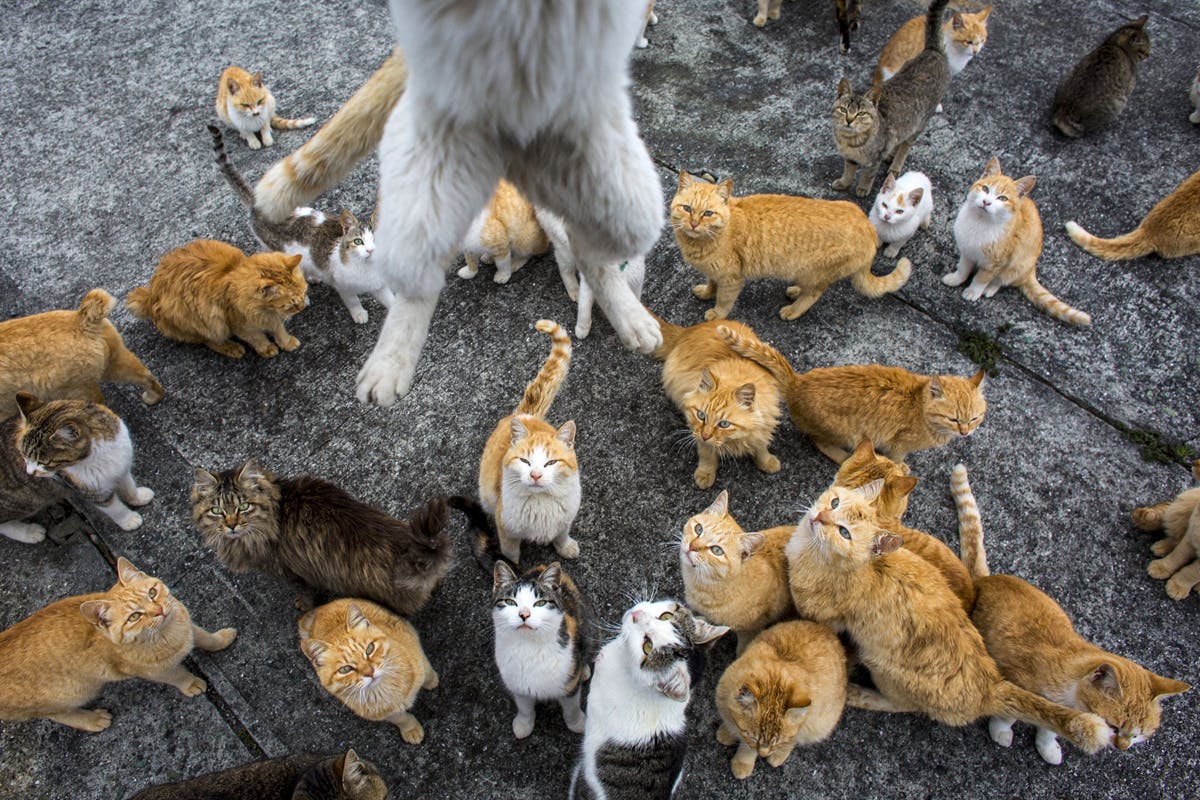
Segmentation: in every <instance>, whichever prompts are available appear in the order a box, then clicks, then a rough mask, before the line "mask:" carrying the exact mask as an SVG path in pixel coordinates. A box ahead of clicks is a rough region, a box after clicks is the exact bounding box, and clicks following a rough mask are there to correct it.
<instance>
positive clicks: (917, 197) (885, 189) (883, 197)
mask: <svg viewBox="0 0 1200 800" xmlns="http://www.w3.org/2000/svg"><path fill="white" fill-rule="evenodd" d="M924 196H925V189H924V187H921V186H918V187H917V188H915V189H912V190H910V191H908V192H899V191H896V176H895V174H894V173H891V172H889V173H888V175H887V178H886V179H884V181H883V186H881V187H879V194H878V195H877V196H876V197H875V213H876V214H877V215H878V216H879V218H880V219H881V220H883V221H884V222H887V223H890V224H893V225H899V224H900V223H902V222H906V221H907V220H908V219H909V218H910V217H912V215H913V214H915V213H916V210H917V204H918V203H920V202H921V198H922V197H924Z"/></svg>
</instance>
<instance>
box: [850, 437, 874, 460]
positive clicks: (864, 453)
mask: <svg viewBox="0 0 1200 800" xmlns="http://www.w3.org/2000/svg"><path fill="white" fill-rule="evenodd" d="M854 458H864V459H865V458H872V459H873V458H875V443H874V442H872V441H871V440H870V438H869V437H865V436H864V437H863V439H862V441H860V442H859V443H858V447H856V448H854Z"/></svg>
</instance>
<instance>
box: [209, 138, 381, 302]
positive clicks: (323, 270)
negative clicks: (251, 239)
mask: <svg viewBox="0 0 1200 800" xmlns="http://www.w3.org/2000/svg"><path fill="white" fill-rule="evenodd" d="M208 132H209V133H210V134H212V139H213V151H214V152H215V153H216V154H217V167H218V168H219V169H220V170H221V174H222V175H224V176H225V180H227V181H228V182H229V185H230V186H232V187H233V191H234V192H235V193H236V194H237V196H238V199H239V200H241V201H242V205H244V206H246V207H247V208H249V209H250V228H251V229H252V230H253V231H254V236H255V237H256V238H257V239H258V242H259V244H260V245H262V247H263V248H265V249H267V250H273V251H277V252H283V253H287V254H288V255H297V254H299V256H300V270H301V271H302V272H303V273H304V277H305V279H306V280H308V282H309V283H328V284H329V285H330V286H332V287H333V288H334V291H336V292H337V293H338V297H340V298H341V299H342V304H343V305H345V306H346V310H347V311H349V312H350V318H351V319H353V320H354V321H355V322H357V323H359V324H362V323H364V322H366V321H367V319H368V318H369V315H368V314H367V310H366V309H365V308H363V306H362V303H361V302H360V301H359V299H358V296H359V295H360V294H365V293H367V292H370V293H371V294H372V295H373V296H374V297H375V299H376V300H378V301H379V303H380V304H381V305H382V306H383V307H384V308H390V307H391V305H392V300H394V299H395V297H394V296H393V295H392V290H391V289H389V288H388V287H387V285H386V284H385V283H384V279H383V273H382V271H381V270H380V269H379V268H378V265H377V264H376V263H375V262H374V261H372V260H371V254H372V253H374V252H375V236H374V234H373V233H372V232H371V227H370V226H369V225H363V224H361V223H360V222H359V221H358V220H357V219H356V218H355V216H354V215H353V214H351V213H350V212H349V211H347V210H346V209H344V208H343V209H341V211H340V212H339V214H338V216H337V218H336V219H334V218H331V217H326V216H325V215H324V214H322V213H321V212H320V211H316V210H314V209H311V208H304V207H302V208H297V209H295V210H294V211H293V212H292V215H291V216H290V217H288V218H287V219H286V220H284V221H283V222H271V221H270V220H268V219H267V218H266V217H264V216H263V214H262V212H260V211H258V209H257V208H255V206H254V190H253V189H251V188H250V185H249V184H248V183H246V181H245V179H244V178H242V176H241V174H240V173H239V172H238V171H237V170H236V169H234V168H233V165H232V164H230V163H229V156H228V155H227V154H226V152H225V137H224V136H223V135H222V134H221V130H220V128H217V127H216V126H215V125H209V126H208Z"/></svg>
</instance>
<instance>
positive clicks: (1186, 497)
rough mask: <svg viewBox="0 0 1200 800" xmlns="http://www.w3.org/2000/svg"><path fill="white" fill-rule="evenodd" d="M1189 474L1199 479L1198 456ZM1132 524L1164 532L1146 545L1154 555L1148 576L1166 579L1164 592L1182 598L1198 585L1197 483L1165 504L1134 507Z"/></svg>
mask: <svg viewBox="0 0 1200 800" xmlns="http://www.w3.org/2000/svg"><path fill="white" fill-rule="evenodd" d="M1192 477H1193V478H1195V479H1196V480H1197V481H1200V459H1197V460H1196V461H1193V462H1192ZM1133 524H1134V525H1136V526H1138V528H1140V529H1141V530H1144V531H1164V532H1165V533H1166V535H1165V536H1164V537H1163V538H1161V539H1159V540H1158V541H1157V542H1155V543H1154V544H1153V545H1151V546H1150V552H1151V553H1153V554H1154V555H1156V556H1158V558H1156V559H1155V560H1153V561H1151V562H1150V565H1149V566H1148V567H1146V571H1147V572H1148V573H1150V577H1152V578H1157V579H1159V580H1164V579H1165V580H1166V581H1167V595H1168V596H1169V597H1170V598H1171V599H1172V600H1182V599H1184V598H1185V597H1187V596H1188V595H1189V594H1190V593H1191V591H1192V589H1193V588H1194V587H1195V586H1196V585H1197V584H1200V486H1196V487H1193V488H1191V489H1187V490H1185V491H1183V492H1180V494H1179V496H1178V497H1176V498H1175V499H1174V500H1172V501H1171V502H1169V503H1159V504H1158V505H1155V506H1148V507H1142V508H1135V509H1134V510H1133Z"/></svg>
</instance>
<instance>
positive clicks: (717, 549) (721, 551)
mask: <svg viewBox="0 0 1200 800" xmlns="http://www.w3.org/2000/svg"><path fill="white" fill-rule="evenodd" d="M708 550H709V552H710V553H712V554H713V555H714V556H723V555H725V548H723V547H721V545H719V544H714V545H713V546H712V547H710V548H708Z"/></svg>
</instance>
